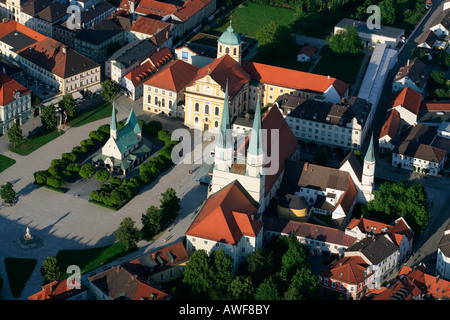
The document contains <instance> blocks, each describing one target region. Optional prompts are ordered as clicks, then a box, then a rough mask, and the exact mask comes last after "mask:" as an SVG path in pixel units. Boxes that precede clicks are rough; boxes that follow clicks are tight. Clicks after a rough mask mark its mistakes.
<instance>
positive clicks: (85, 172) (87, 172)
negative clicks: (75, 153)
mask: <svg viewBox="0 0 450 320" xmlns="http://www.w3.org/2000/svg"><path fill="white" fill-rule="evenodd" d="M79 174H80V176H81V177H83V178H90V177H92V176H93V175H94V174H95V166H94V165H93V164H91V163H85V164H83V166H82V167H81V169H80V171H79Z"/></svg>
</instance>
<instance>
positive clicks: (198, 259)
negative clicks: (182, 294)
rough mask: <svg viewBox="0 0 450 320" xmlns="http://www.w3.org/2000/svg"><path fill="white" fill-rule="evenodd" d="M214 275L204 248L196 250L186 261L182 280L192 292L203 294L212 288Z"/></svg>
mask: <svg viewBox="0 0 450 320" xmlns="http://www.w3.org/2000/svg"><path fill="white" fill-rule="evenodd" d="M214 276H215V275H214V270H213V268H212V266H211V265H210V263H209V257H208V254H207V253H206V251H204V250H197V251H195V252H194V253H193V255H192V256H191V257H190V258H189V262H187V263H186V268H185V269H184V272H183V280H182V281H183V282H184V283H186V284H188V285H190V286H191V289H192V291H193V292H194V293H197V294H205V293H208V292H210V290H212V289H213V287H214Z"/></svg>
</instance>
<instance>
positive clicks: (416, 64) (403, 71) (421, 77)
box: [394, 57, 430, 90]
mask: <svg viewBox="0 0 450 320" xmlns="http://www.w3.org/2000/svg"><path fill="white" fill-rule="evenodd" d="M408 62H409V60H408ZM429 74H430V71H429V70H428V68H427V66H426V65H425V64H424V63H423V62H422V61H421V60H420V59H419V58H417V57H416V58H414V59H413V61H411V62H409V64H408V63H407V64H406V65H405V66H402V67H400V69H399V70H398V72H397V74H396V76H395V77H394V82H395V81H398V80H401V79H403V78H405V77H408V78H409V79H410V80H411V81H412V82H414V83H415V84H416V86H417V87H418V88H419V89H420V90H422V89H423V87H424V86H425V83H426V81H427V78H428V75H429Z"/></svg>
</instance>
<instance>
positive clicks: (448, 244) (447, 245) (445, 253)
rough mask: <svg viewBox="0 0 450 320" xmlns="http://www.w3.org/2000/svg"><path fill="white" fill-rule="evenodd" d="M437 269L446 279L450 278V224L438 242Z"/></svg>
mask: <svg viewBox="0 0 450 320" xmlns="http://www.w3.org/2000/svg"><path fill="white" fill-rule="evenodd" d="M436 271H437V273H438V274H439V275H440V276H442V277H443V278H444V279H447V280H448V279H450V224H448V225H447V227H446V228H445V231H444V234H443V235H442V238H441V240H440V241H439V244H438V248H437V259H436Z"/></svg>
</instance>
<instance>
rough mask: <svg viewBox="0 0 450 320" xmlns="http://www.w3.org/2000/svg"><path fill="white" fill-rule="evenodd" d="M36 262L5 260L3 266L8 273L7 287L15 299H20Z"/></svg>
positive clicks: (14, 259)
mask: <svg viewBox="0 0 450 320" xmlns="http://www.w3.org/2000/svg"><path fill="white" fill-rule="evenodd" d="M36 264H37V260H35V259H18V258H6V259H5V266H6V272H7V273H8V280H9V285H10V287H11V292H12V294H13V296H14V297H15V298H18V297H20V295H21V293H22V290H23V288H25V285H26V283H27V281H28V279H29V278H30V276H31V273H32V272H33V270H34V268H35V267H36Z"/></svg>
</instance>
